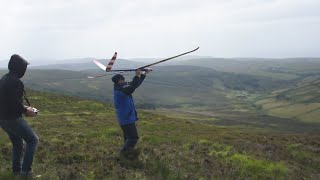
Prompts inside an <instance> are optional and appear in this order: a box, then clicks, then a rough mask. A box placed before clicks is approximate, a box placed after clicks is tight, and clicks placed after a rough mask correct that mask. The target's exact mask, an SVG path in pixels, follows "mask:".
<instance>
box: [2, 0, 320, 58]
mask: <svg viewBox="0 0 320 180" xmlns="http://www.w3.org/2000/svg"><path fill="white" fill-rule="evenodd" d="M0 4H1V6H0V44H1V45H0V60H1V59H8V58H9V57H10V55H11V54H13V53H18V54H20V55H22V56H24V57H26V58H28V59H32V58H35V59H39V58H52V59H66V58H80V57H97V58H105V57H107V58H110V57H111V56H112V54H113V52H114V51H117V52H118V53H119V54H118V57H119V58H120V57H121V58H136V57H167V56H171V55H175V54H177V53H182V52H184V51H188V50H191V49H193V48H195V47H197V46H200V49H199V51H198V52H196V53H194V55H203V56H214V57H297V56H299V57H301V56H308V57H310V56H312V57H315V56H317V57H320V50H319V47H320V0H52V1H48V0H0Z"/></svg>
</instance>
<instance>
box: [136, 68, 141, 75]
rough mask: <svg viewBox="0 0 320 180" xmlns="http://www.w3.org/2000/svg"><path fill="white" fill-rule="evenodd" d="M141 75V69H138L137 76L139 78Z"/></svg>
mask: <svg viewBox="0 0 320 180" xmlns="http://www.w3.org/2000/svg"><path fill="white" fill-rule="evenodd" d="M140 75H141V69H137V70H136V76H139V77H140Z"/></svg>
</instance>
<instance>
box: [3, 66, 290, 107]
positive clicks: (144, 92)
mask: <svg viewBox="0 0 320 180" xmlns="http://www.w3.org/2000/svg"><path fill="white" fill-rule="evenodd" d="M4 72H5V71H3V73H4ZM3 73H1V72H0V74H3ZM101 73H102V74H103V71H102V70H99V69H96V70H86V71H80V72H73V71H66V70H29V71H28V72H27V73H26V76H25V78H24V81H25V84H26V86H27V87H30V88H32V89H36V90H45V91H50V92H59V93H66V94H69V95H77V96H81V97H87V98H93V99H96V100H100V101H104V102H110V101H112V90H113V83H112V82H111V75H110V76H106V77H104V78H99V79H94V80H93V79H88V78H87V76H89V75H94V74H101ZM133 74H134V73H127V74H126V77H127V80H128V81H130V79H131V78H132V77H133ZM286 84H287V82H282V81H277V80H272V79H267V78H263V77H255V76H250V75H239V74H234V73H225V72H218V71H215V70H212V69H210V68H204V67H194V66H159V67H155V68H154V72H152V73H150V75H148V77H147V78H146V80H145V82H144V84H143V86H142V88H140V89H139V90H138V91H137V93H136V94H135V98H136V99H138V100H140V103H139V104H138V107H144V108H148V107H150V108H155V107H198V106H208V107H212V108H218V109H221V108H226V106H230V105H232V104H233V103H231V102H233V101H234V98H229V96H230V95H231V94H235V93H234V92H239V93H240V94H241V91H244V92H247V93H252V94H255V93H268V92H271V91H272V90H276V89H278V88H283V87H285V86H286ZM249 96H250V95H249ZM208 97H210V98H208ZM242 98H246V96H243V97H242ZM241 101H242V100H241Z"/></svg>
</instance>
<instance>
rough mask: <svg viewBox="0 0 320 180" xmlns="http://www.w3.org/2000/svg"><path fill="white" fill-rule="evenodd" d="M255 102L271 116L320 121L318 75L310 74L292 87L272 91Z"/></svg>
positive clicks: (319, 78)
mask: <svg viewBox="0 0 320 180" xmlns="http://www.w3.org/2000/svg"><path fill="white" fill-rule="evenodd" d="M256 104H257V105H258V106H260V107H261V108H262V110H264V111H266V112H267V113H268V114H270V115H273V116H278V117H284V118H291V119H297V120H301V121H304V122H308V123H320V120H319V117H320V76H310V77H307V78H304V79H302V80H301V81H299V83H297V84H296V85H295V86H294V87H291V88H287V89H283V90H278V91H274V92H273V93H272V94H271V95H270V96H269V97H267V98H265V99H262V100H260V101H258V102H257V103H256Z"/></svg>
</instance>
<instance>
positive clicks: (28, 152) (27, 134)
mask: <svg viewBox="0 0 320 180" xmlns="http://www.w3.org/2000/svg"><path fill="white" fill-rule="evenodd" d="M0 126H1V127H2V129H3V130H4V131H5V132H6V133H7V134H8V136H9V138H10V140H11V143H12V170H13V172H20V171H22V172H31V171H32V168H31V166H32V162H33V156H34V152H35V150H36V147H37V144H38V141H39V139H38V136H37V135H36V134H35V133H34V132H33V130H32V128H31V127H30V126H29V124H28V123H27V122H26V121H25V120H24V119H22V118H18V119H14V120H0ZM22 140H24V141H25V142H26V148H25V152H23V151H24V149H23V141H22ZM22 159H23V163H22V162H21V161H22Z"/></svg>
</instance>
